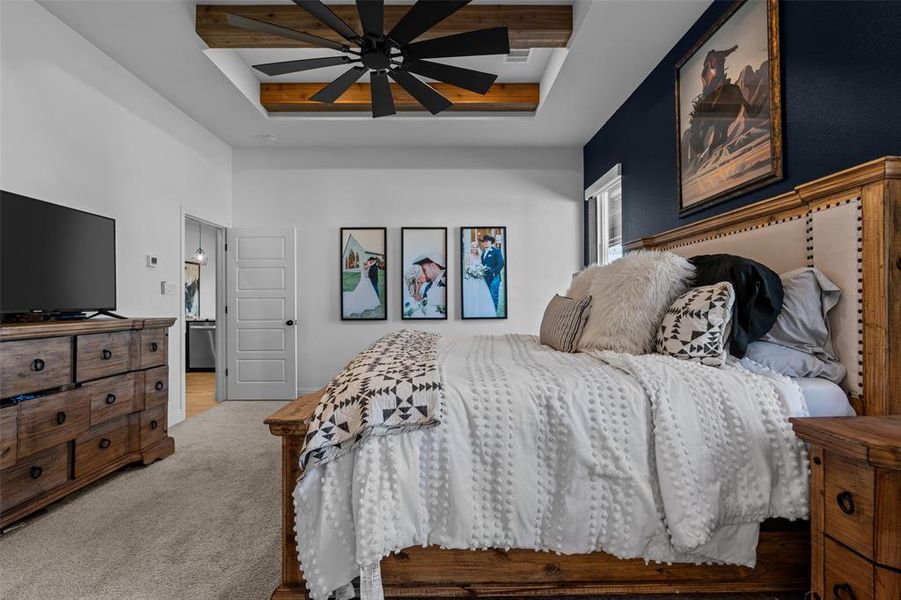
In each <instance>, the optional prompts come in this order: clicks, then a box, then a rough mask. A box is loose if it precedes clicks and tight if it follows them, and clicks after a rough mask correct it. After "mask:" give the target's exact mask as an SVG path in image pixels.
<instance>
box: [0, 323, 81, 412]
mask: <svg viewBox="0 0 901 600" xmlns="http://www.w3.org/2000/svg"><path fill="white" fill-rule="evenodd" d="M71 382H72V338H71V337H57V338H46V339H40V340H23V341H20V342H3V343H0V398H8V397H10V396H17V395H19V394H26V393H28V392H37V391H40V390H49V389H51V388H55V387H58V386H61V385H65V384H67V383H71Z"/></svg>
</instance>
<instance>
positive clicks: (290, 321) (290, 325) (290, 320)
mask: <svg viewBox="0 0 901 600" xmlns="http://www.w3.org/2000/svg"><path fill="white" fill-rule="evenodd" d="M285 325H287V326H288V327H294V319H288V320H287V321H285Z"/></svg>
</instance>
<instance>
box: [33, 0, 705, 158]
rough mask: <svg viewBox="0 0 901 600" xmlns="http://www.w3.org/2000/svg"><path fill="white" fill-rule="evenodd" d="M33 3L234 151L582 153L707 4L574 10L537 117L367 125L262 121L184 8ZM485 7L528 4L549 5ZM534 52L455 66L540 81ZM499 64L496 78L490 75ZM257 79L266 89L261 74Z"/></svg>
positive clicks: (625, 1)
mask: <svg viewBox="0 0 901 600" xmlns="http://www.w3.org/2000/svg"><path fill="white" fill-rule="evenodd" d="M39 1H40V3H41V4H42V5H43V6H44V7H45V8H47V10H49V11H50V12H51V13H53V14H54V15H56V16H57V17H58V18H59V19H60V20H62V21H63V22H65V23H66V24H67V25H69V26H70V27H72V29H74V30H75V31H77V32H78V33H80V34H81V35H82V36H84V37H85V38H87V39H88V40H89V41H91V42H92V43H93V44H94V45H96V46H97V47H98V48H100V49H101V50H102V51H103V52H105V53H106V54H108V55H109V56H110V57H111V58H113V59H114V60H116V61H117V62H119V63H120V64H121V65H122V66H123V67H125V68H126V69H128V70H129V71H130V72H132V73H133V74H134V75H135V76H137V77H138V78H140V79H141V80H143V81H144V82H145V83H146V84H147V85H149V86H150V87H152V88H153V89H155V90H156V91H157V92H159V93H160V94H161V95H162V96H164V97H165V98H167V99H168V100H169V101H171V102H172V103H173V104H175V105H176V106H178V107H179V108H181V109H182V110H183V111H185V112H186V113H187V114H188V115H190V116H191V117H192V118H194V119H195V120H197V121H198V122H199V123H201V124H202V125H204V126H205V127H207V128H208V129H209V130H210V131H212V132H213V133H214V134H216V135H218V136H219V137H221V138H222V139H223V140H225V141H226V142H227V143H229V144H230V145H232V146H236V147H240V146H255V145H264V144H265V145H277V146H281V145H284V146H322V145H327V146H381V145H397V146H538V147H541V146H581V145H583V144H584V143H585V142H586V141H588V139H590V138H591V136H592V135H593V134H594V132H595V131H597V129H598V128H599V127H600V126H601V125H603V123H604V122H605V121H606V120H607V119H608V118H609V117H610V115H612V114H613V112H614V111H615V110H616V109H617V108H618V107H619V106H620V105H621V104H622V102H623V101H624V100H625V99H626V98H628V96H629V95H630V94H631V93H632V91H634V89H635V88H636V87H637V86H638V84H639V83H641V81H642V80H643V79H644V78H645V76H647V74H648V73H649V72H650V71H651V69H652V68H653V67H654V66H655V65H656V64H657V63H658V62H659V61H660V59H661V58H662V57H663V56H664V54H666V52H668V51H669V50H670V48H672V46H673V45H674V44H675V43H676V41H678V39H679V38H680V37H681V36H682V34H683V33H684V32H685V31H686V30H687V29H688V27H689V26H690V25H691V24H692V23H693V22H694V21H695V20H696V19H697V18H698V17H699V16H700V14H701V13H702V12H703V11H704V9H705V8H706V7H707V6H708V5H709V4H710V0H604V1H591V0H575V3H574V9H573V15H574V24H573V29H574V31H573V37H572V39H571V40H570V48H569V54H568V55H567V56H566V58H565V60H564V62H563V64H562V67H561V68H560V71H559V74H558V76H557V79H556V80H555V81H554V84H553V87H549V86H545V89H543V90H542V96H543V98H542V103H541V106H540V107H539V110H538V111H537V113H536V114H535V115H530V116H517V117H510V116H498V115H487V116H478V115H477V116H472V115H466V114H465V113H456V114H454V113H445V114H444V115H440V116H438V117H432V116H428V115H427V114H426V115H419V114H418V113H414V114H405V115H398V116H396V117H387V118H381V119H377V120H374V119H371V118H359V117H351V118H295V117H290V116H283V115H276V116H273V117H267V115H265V114H264V113H262V112H261V111H260V110H259V109H258V108H257V107H256V106H254V104H253V103H252V102H250V101H249V100H248V99H247V97H245V95H244V94H243V93H241V91H239V89H238V88H237V87H236V86H235V85H234V84H233V83H232V82H231V81H230V80H229V79H228V77H226V76H225V75H224V74H223V72H222V71H221V70H220V69H219V68H218V67H217V66H216V65H215V64H214V63H213V61H212V60H211V59H210V58H208V57H207V56H206V55H205V54H204V50H206V49H207V48H206V44H204V43H203V41H202V40H201V39H200V38H199V37H198V36H197V35H196V34H195V33H194V4H195V3H194V2H193V1H192V0H39ZM200 1H208V0H200ZM279 1H280V0H225V1H217V2H216V3H220V4H226V3H232V4H250V3H259V4H267V3H275V2H279ZM285 1H286V2H287V0H285ZM552 1H556V2H559V0H552ZM481 2H482V3H487V4H504V3H512V4H526V3H548V0H526V1H524V0H512V1H511V0H481ZM330 3H334V4H340V3H347V2H330ZM393 3H400V4H403V3H404V2H393ZM563 3H568V2H565V0H564V2H563ZM312 52H317V51H315V50H249V49H248V50H240V51H238V52H237V53H236V54H237V55H238V56H239V57H240V59H241V60H242V61H243V62H244V63H246V64H257V63H259V62H272V61H274V60H288V59H291V58H295V57H308V56H311V54H310V53H312ZM298 53H299V54H298ZM533 54H535V56H533V57H532V59H531V60H530V63H527V64H526V65H504V64H502V63H499V62H497V61H501V60H502V59H501V58H498V57H487V58H478V59H460V62H459V63H458V64H460V65H461V66H468V67H470V68H484V70H488V71H491V72H497V73H500V74H501V75H502V76H503V77H504V79H503V80H505V81H511V82H512V81H529V80H531V81H537V80H538V79H535V78H534V76H535V74H537V73H539V72H544V71H545V66H546V65H547V63H548V60H550V57H551V55H552V53H551V51H549V50H544V51H540V52H537V53H536V52H535V51H533ZM283 57H284V58H283ZM481 61H484V62H481ZM448 62H451V61H448ZM499 65H500V66H501V68H495V67H497V66H499ZM326 71H327V70H326V69H321V70H317V71H316V72H315V77H314V79H318V80H327V79H328V77H327V75H328V74H327V73H326ZM306 75H309V74H306ZM292 77H295V76H290V77H283V78H278V80H279V81H292V80H293V81H303V80H304V79H301V78H300V77H297V78H293V79H292ZM260 78H261V79H269V78H265V76H262V75H260ZM320 78H322V79H320ZM272 80H275V79H272ZM271 136H275V138H276V139H275V141H271V139H272V138H271Z"/></svg>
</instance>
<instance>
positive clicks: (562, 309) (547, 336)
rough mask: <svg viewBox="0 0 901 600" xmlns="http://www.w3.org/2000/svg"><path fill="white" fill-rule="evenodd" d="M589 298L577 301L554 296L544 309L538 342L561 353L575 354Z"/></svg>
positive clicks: (585, 317)
mask: <svg viewBox="0 0 901 600" xmlns="http://www.w3.org/2000/svg"><path fill="white" fill-rule="evenodd" d="M590 306H591V296H585V297H584V298H581V299H579V300H574V299H572V298H567V297H566V296H561V295H559V294H556V295H554V297H553V298H551V301H550V302H549V303H548V305H547V308H546V309H544V317H543V318H542V319H541V330H540V331H539V334H538V341H540V342H541V343H542V344H544V345H545V346H550V347H551V348H553V349H554V350H560V351H561V352H575V351H576V348H577V347H578V346H579V339H580V338H581V337H582V330H583V329H584V328H585V321H587V320H588V310H589V307H590Z"/></svg>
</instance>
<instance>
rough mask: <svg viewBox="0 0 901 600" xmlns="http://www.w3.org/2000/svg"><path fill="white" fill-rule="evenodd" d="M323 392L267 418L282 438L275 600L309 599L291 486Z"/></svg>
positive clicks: (274, 431) (298, 401)
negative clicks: (296, 536) (279, 557)
mask: <svg viewBox="0 0 901 600" xmlns="http://www.w3.org/2000/svg"><path fill="white" fill-rule="evenodd" d="M321 397H322V391H321V390H320V391H319V392H316V393H314V394H309V395H307V396H303V397H301V398H298V399H297V400H295V401H294V402H292V403H290V404H288V405H286V406H283V407H282V408H280V409H279V410H278V412H276V413H275V414H273V415H272V416H270V417H269V418H268V419H266V421H265V423H266V425H268V426H269V431H270V432H271V433H272V435H276V436H279V437H280V438H282V493H281V499H282V524H281V554H282V574H281V583H279V586H278V587H277V588H275V591H274V592H272V598H273V599H274V600H284V599H288V598H292V599H296V598H308V597H309V596H308V595H307V588H306V584H305V583H304V579H303V572H302V571H301V569H300V562H299V561H298V560H297V542H296V541H295V539H294V498H293V493H294V486H295V485H296V484H297V478H298V477H300V450H301V448H302V447H303V440H304V436H305V435H306V434H307V426H308V425H309V423H310V418H312V416H313V411H314V410H316V404H317V403H318V402H319V398H321Z"/></svg>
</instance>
